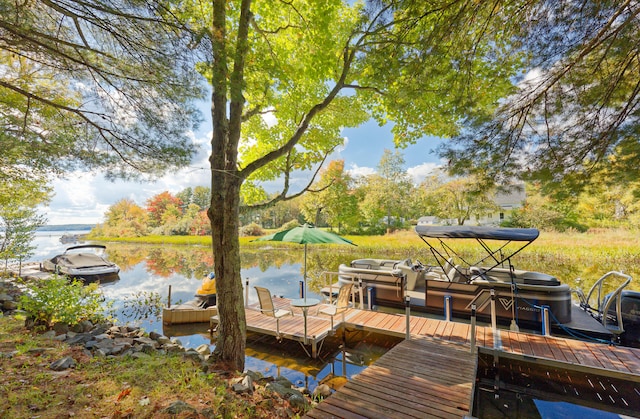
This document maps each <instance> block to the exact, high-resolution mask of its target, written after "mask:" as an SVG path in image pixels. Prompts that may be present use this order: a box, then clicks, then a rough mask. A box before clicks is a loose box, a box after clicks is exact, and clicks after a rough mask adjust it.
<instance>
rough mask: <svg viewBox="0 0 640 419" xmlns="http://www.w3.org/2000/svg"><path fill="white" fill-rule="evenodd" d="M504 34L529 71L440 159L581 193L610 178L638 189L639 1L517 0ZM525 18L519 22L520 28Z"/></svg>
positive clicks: (470, 122) (474, 120)
mask: <svg viewBox="0 0 640 419" xmlns="http://www.w3.org/2000/svg"><path fill="white" fill-rule="evenodd" d="M516 4H518V5H519V6H518V7H506V8H505V9H503V11H504V12H505V13H506V14H507V15H511V16H510V19H509V21H508V22H505V23H506V24H505V25H504V31H503V35H504V38H510V39H512V40H514V41H516V43H517V44H518V45H520V48H521V51H522V52H523V53H524V54H526V56H527V57H529V59H528V60H527V61H526V62H525V65H524V66H523V67H522V69H523V71H525V72H528V74H527V75H526V76H525V77H522V78H521V80H520V83H519V85H518V86H517V89H516V90H515V91H514V92H513V94H512V95H511V96H509V97H507V98H505V100H503V101H502V102H501V104H500V107H499V108H498V109H497V111H496V112H495V113H488V114H484V115H482V114H478V115H474V116H472V118H470V119H469V120H468V121H467V122H468V124H467V129H466V130H465V131H464V133H463V135H461V136H459V137H457V138H455V141H454V142H451V143H449V144H448V145H447V147H446V148H445V150H444V152H443V153H442V156H443V157H444V158H445V159H447V160H449V161H450V162H451V166H452V168H453V169H454V170H456V172H458V173H469V172H474V171H488V172H489V173H490V174H491V177H493V178H495V179H496V180H500V181H503V180H511V179H513V177H521V178H524V179H526V180H528V181H540V182H543V183H544V185H545V187H546V188H547V189H548V190H549V191H553V192H555V193H566V192H570V193H577V192H579V191H580V190H582V189H584V188H588V187H589V186H590V184H593V183H595V182H594V181H595V180H596V179H598V178H599V177H600V173H599V172H601V171H602V170H606V171H608V172H609V176H610V177H611V178H616V183H617V184H619V185H624V187H625V188H633V189H635V190H637V191H640V185H639V184H638V183H637V180H638V170H637V162H638V157H639V156H640V141H639V139H640V136H639V135H638V134H639V133H640V102H639V101H638V83H637V82H638V74H639V70H640V61H639V60H638V57H639V53H640V44H639V43H638V39H639V38H640V24H639V23H638V19H637V17H638V7H637V4H635V3H634V4H633V5H632V6H631V5H630V4H629V3H626V2H619V1H585V2H567V3H559V2H553V1H536V2H528V3H524V2H516V3H513V5H516ZM516 22H521V24H514V23H516Z"/></svg>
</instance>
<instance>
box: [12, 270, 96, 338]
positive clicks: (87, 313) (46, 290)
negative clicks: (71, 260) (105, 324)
mask: <svg viewBox="0 0 640 419" xmlns="http://www.w3.org/2000/svg"><path fill="white" fill-rule="evenodd" d="M25 285H26V290H25V292H24V293H23V294H22V295H21V296H20V308H21V309H22V310H24V311H25V312H26V313H27V315H28V316H29V317H31V318H33V319H34V321H35V323H36V325H42V326H44V327H46V328H47V329H50V328H51V327H53V325H54V324H56V323H65V324H68V325H70V326H73V325H76V324H78V323H80V322H81V321H83V320H90V321H92V322H94V323H96V322H101V321H104V320H106V316H105V314H104V313H105V307H103V304H102V303H103V301H104V297H103V296H102V293H101V292H100V291H99V289H98V284H97V283H93V284H89V285H84V284H83V283H82V282H80V281H78V280H72V281H70V280H68V279H67V278H66V277H64V276H58V275H55V276H54V277H53V278H51V279H47V280H42V281H32V282H29V283H27V284H25Z"/></svg>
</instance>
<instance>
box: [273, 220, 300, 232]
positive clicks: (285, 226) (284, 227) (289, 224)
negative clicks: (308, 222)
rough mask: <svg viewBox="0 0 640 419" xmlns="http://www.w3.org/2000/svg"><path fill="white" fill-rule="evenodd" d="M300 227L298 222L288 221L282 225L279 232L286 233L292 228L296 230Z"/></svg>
mask: <svg viewBox="0 0 640 419" xmlns="http://www.w3.org/2000/svg"><path fill="white" fill-rule="evenodd" d="M299 226H300V223H299V222H298V220H291V221H287V222H286V223H284V224H282V225H281V226H280V228H279V229H278V230H279V231H284V230H289V229H291V228H296V227H299Z"/></svg>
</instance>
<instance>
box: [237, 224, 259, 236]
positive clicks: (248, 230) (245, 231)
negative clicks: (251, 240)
mask: <svg viewBox="0 0 640 419" xmlns="http://www.w3.org/2000/svg"><path fill="white" fill-rule="evenodd" d="M262 235H264V230H263V229H262V227H260V226H259V225H258V224H256V223H251V224H247V225H246V226H242V227H240V236H241V237H247V236H252V237H256V236H262Z"/></svg>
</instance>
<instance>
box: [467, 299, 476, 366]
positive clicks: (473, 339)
mask: <svg viewBox="0 0 640 419" xmlns="http://www.w3.org/2000/svg"><path fill="white" fill-rule="evenodd" d="M469 342H470V344H471V353H472V354H475V353H476V305H475V304H471V336H470V337H469Z"/></svg>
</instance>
